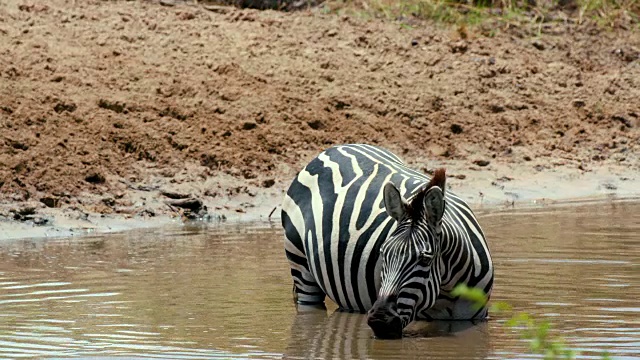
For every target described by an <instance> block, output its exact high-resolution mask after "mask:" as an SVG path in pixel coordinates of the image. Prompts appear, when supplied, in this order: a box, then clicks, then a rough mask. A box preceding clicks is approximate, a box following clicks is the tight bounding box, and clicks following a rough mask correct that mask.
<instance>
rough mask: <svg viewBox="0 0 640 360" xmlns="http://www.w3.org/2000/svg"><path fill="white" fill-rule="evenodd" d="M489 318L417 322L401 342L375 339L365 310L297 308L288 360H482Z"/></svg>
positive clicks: (487, 345)
mask: <svg viewBox="0 0 640 360" xmlns="http://www.w3.org/2000/svg"><path fill="white" fill-rule="evenodd" d="M490 347H491V346H490V339H489V326H488V323H487V321H477V322H472V321H431V322H426V321H418V322H414V323H412V324H411V325H410V326H408V327H407V328H406V329H405V330H404V339H402V340H395V341H394V340H380V339H375V338H374V337H373V335H372V333H371V330H370V328H369V326H368V325H367V317H366V315H364V314H360V313H355V312H354V313H352V312H345V311H340V310H335V311H331V310H330V311H329V312H327V311H326V310H325V309H323V308H318V307H315V308H312V307H303V306H299V307H298V314H297V315H296V317H295V319H294V322H293V325H292V327H291V336H290V340H289V344H288V346H287V349H286V353H285V358H286V359H484V358H487V357H488V356H489V354H490V351H491V349H490Z"/></svg>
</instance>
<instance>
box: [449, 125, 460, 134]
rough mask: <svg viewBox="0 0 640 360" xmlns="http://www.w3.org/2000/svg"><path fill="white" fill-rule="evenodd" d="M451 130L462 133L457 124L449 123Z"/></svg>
mask: <svg viewBox="0 0 640 360" xmlns="http://www.w3.org/2000/svg"><path fill="white" fill-rule="evenodd" d="M451 132H452V133H454V134H461V133H462V126H460V125H458V124H451Z"/></svg>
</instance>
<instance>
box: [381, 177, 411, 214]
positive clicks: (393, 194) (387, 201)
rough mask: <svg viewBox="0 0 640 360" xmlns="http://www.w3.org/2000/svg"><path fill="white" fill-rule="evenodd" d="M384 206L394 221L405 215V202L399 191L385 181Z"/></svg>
mask: <svg viewBox="0 0 640 360" xmlns="http://www.w3.org/2000/svg"><path fill="white" fill-rule="evenodd" d="M383 195H384V207H385V209H386V210H387V214H389V216H391V217H392V218H394V219H395V220H396V221H400V220H401V219H402V218H404V217H405V214H406V212H407V205H406V204H405V201H404V199H403V198H402V195H400V191H398V189H396V187H395V185H393V184H392V183H390V182H389V183H386V184H385V186H384V192H383Z"/></svg>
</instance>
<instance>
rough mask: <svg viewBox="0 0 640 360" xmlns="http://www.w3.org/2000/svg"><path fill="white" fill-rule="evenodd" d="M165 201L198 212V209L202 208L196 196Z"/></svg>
mask: <svg viewBox="0 0 640 360" xmlns="http://www.w3.org/2000/svg"><path fill="white" fill-rule="evenodd" d="M165 203H166V204H169V205H171V206H176V207H179V208H183V209H189V210H191V211H194V212H198V211H200V209H202V201H201V200H199V199H196V198H188V199H180V200H168V201H165Z"/></svg>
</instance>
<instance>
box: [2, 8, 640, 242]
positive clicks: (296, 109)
mask: <svg viewBox="0 0 640 360" xmlns="http://www.w3.org/2000/svg"><path fill="white" fill-rule="evenodd" d="M539 30H540V31H541V33H540V34H539V36H537V34H536V32H535V31H532V30H528V28H527V27H518V26H513V27H511V28H509V29H496V31H494V32H492V33H491V35H492V37H486V36H482V35H480V34H477V35H476V34H474V33H473V32H469V33H463V34H461V33H459V32H457V31H454V30H452V29H447V28H442V27H438V26H435V25H433V24H430V23H422V22H411V23H409V24H402V23H399V22H390V21H383V20H363V19H358V18H356V17H348V16H337V15H328V14H322V13H321V12H320V11H308V12H298V13H280V12H274V11H263V12H261V11H256V10H238V9H234V8H217V11H210V10H207V9H205V8H203V7H202V6H195V5H189V4H183V5H179V6H172V7H166V6H161V5H159V4H158V3H156V2H141V1H137V2H104V1H82V2H70V1H63V0H52V1H49V2H47V3H46V5H42V4H40V3H36V2H26V1H14V0H9V1H5V2H3V3H2V4H0V146H1V150H0V229H2V228H3V227H7V226H16V225H15V220H16V219H17V220H18V221H25V223H24V224H23V225H20V226H24V227H25V229H28V231H30V233H31V234H37V233H38V232H42V231H44V230H42V231H41V230H38V229H50V227H48V226H50V225H52V224H54V225H55V224H58V225H60V226H58V227H59V228H62V229H67V228H99V229H103V228H113V227H116V228H119V227H118V226H119V225H118V224H121V223H122V219H124V218H130V219H132V221H133V223H135V224H138V225H135V226H139V224H153V223H155V222H163V221H165V220H166V219H169V218H172V217H173V218H174V219H180V218H181V216H183V215H184V211H185V210H184V206H187V207H189V206H191V210H190V212H191V214H192V215H193V216H200V215H205V211H203V210H202V209H203V208H204V206H206V210H207V211H206V216H207V217H208V218H211V219H220V218H224V217H226V218H229V217H237V218H259V217H261V216H262V217H267V216H268V215H269V213H270V211H271V210H272V209H273V206H274V205H275V204H276V203H278V202H279V201H280V198H281V195H282V191H283V190H284V189H285V188H286V186H287V185H288V183H289V181H290V180H291V179H292V177H293V176H294V174H295V172H296V171H297V170H299V169H300V168H301V167H302V166H303V165H304V164H305V163H306V162H307V161H308V160H309V159H310V158H311V157H313V155H314V154H316V153H318V152H319V151H321V150H322V149H324V148H326V147H328V146H330V145H332V144H338V143H346V142H368V143H373V144H378V145H382V146H386V147H388V148H390V149H391V150H393V151H395V152H397V153H398V154H399V155H401V156H402V157H403V158H404V159H405V160H406V161H407V162H408V163H410V164H412V165H414V166H415V167H417V168H421V169H432V168H434V167H435V166H439V165H445V166H447V167H448V168H449V174H450V175H454V176H455V177H454V178H452V181H451V182H450V184H451V185H452V187H453V189H454V190H455V191H457V192H459V193H462V194H463V195H465V196H467V197H468V198H469V199H470V201H471V202H472V203H475V204H480V203H483V202H484V203H494V204H502V203H510V202H511V201H526V200H531V199H542V198H546V199H549V198H550V199H559V198H567V197H576V196H592V195H602V194H617V195H618V196H620V195H630V194H637V193H638V190H637V189H638V188H640V186H639V185H640V176H638V175H639V170H640V161H639V159H638V154H639V153H638V149H639V147H640V145H639V142H638V140H639V137H640V132H639V131H638V127H639V126H640V119H639V117H640V105H639V103H640V102H639V101H638V99H640V55H639V54H640V53H639V50H638V49H640V36H638V33H637V32H633V31H628V30H619V29H618V30H602V29H599V28H597V27H595V26H592V25H571V24H563V23H547V24H544V26H542V27H541V28H540V29H539ZM465 36H466V38H463V37H465ZM163 193H164V195H163ZM180 195H190V196H192V197H194V198H196V199H198V200H199V201H200V202H199V203H198V202H191V203H188V204H186V205H184V204H182V205H180V204H178V205H176V204H175V203H174V205H167V204H166V201H167V200H170V199H169V197H173V198H176V197H180ZM183 200H184V199H183ZM172 201H180V199H177V200H176V199H173V200H172ZM181 206H183V207H181ZM188 212H189V211H188ZM275 214H276V215H277V211H276V212H275ZM65 219H67V220H68V221H71V224H72V225H69V226H68V227H67V225H66V224H67V220H65ZM92 219H93V220H92ZM108 219H111V220H108ZM114 219H115V220H114ZM160 219H165V220H162V221H161V220H160ZM76 221H78V222H79V223H80V224H81V225H78V224H77V223H76ZM108 221H113V223H109V224H113V226H111V225H105V224H107V223H108ZM125 222H126V221H125ZM34 223H35V224H40V225H43V226H44V228H38V227H37V226H35V227H34V225H33V224H34ZM11 224H13V225H11ZM82 224H84V225H82ZM29 229H30V230H29ZM47 231H48V230H47ZM65 231H66V230H65ZM45 232H46V231H45ZM65 233H66V232H65ZM0 237H7V236H6V235H0Z"/></svg>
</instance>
